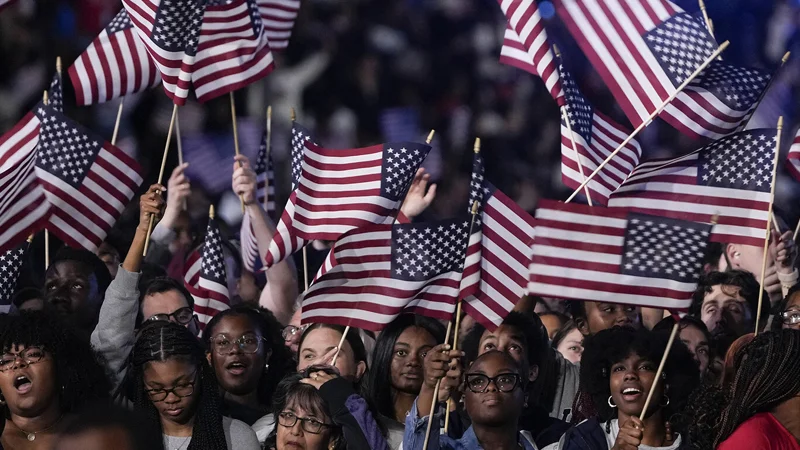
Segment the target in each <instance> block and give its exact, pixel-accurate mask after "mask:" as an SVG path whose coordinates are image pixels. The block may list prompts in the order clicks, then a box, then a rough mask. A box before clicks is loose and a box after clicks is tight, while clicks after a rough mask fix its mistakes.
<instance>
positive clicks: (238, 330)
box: [214, 315, 258, 336]
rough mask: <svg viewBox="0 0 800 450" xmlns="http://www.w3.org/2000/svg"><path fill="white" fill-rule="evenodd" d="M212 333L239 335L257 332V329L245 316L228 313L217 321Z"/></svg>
mask: <svg viewBox="0 0 800 450" xmlns="http://www.w3.org/2000/svg"><path fill="white" fill-rule="evenodd" d="M214 334H215V335H217V334H227V335H229V336H241V335H243V334H258V329H257V328H256V327H255V326H254V325H253V323H252V321H251V320H250V319H249V318H248V317H247V316H243V315H228V316H225V317H223V318H222V319H221V320H220V321H219V322H217V325H216V326H215V327H214Z"/></svg>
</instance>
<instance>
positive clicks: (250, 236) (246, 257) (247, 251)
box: [239, 213, 261, 272]
mask: <svg viewBox="0 0 800 450" xmlns="http://www.w3.org/2000/svg"><path fill="white" fill-rule="evenodd" d="M239 236H240V239H241V244H242V264H243V265H244V268H245V269H247V270H248V271H250V272H253V271H255V266H256V261H258V260H259V258H261V256H260V255H259V252H258V240H257V239H256V233H255V231H254V230H253V224H252V222H251V220H250V214H249V213H245V214H244V216H243V217H242V225H241V227H240V228H239Z"/></svg>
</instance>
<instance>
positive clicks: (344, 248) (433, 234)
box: [302, 218, 469, 331]
mask: <svg viewBox="0 0 800 450" xmlns="http://www.w3.org/2000/svg"><path fill="white" fill-rule="evenodd" d="M468 239H469V218H464V219H450V220H443V221H439V222H430V223H414V224H399V225H392V224H372V225H366V226H363V227H360V228H357V229H354V230H351V231H349V232H347V233H345V234H344V235H342V236H341V238H340V239H339V240H338V241H337V242H336V244H335V245H334V247H333V249H332V250H331V254H330V255H329V257H328V261H327V262H326V265H328V268H327V270H325V271H324V273H322V274H321V275H319V276H318V277H317V279H316V280H315V281H314V283H313V284H312V285H311V286H310V287H309V289H308V291H306V292H305V293H304V294H303V296H302V302H303V315H302V321H303V323H312V322H322V323H330V324H337V325H351V326H353V327H358V328H363V329H367V330H373V331H378V330H380V329H381V328H383V327H384V326H385V325H386V324H388V323H390V322H391V321H393V320H394V319H395V318H396V317H397V316H398V315H399V314H401V313H405V312H410V313H416V314H421V315H425V316H428V317H433V318H436V319H442V320H450V319H451V318H452V315H453V312H454V310H455V304H456V301H457V299H458V296H459V292H460V288H459V286H460V284H461V274H462V270H463V266H464V256H465V253H466V246H467V241H468Z"/></svg>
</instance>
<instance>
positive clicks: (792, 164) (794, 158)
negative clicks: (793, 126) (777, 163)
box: [786, 129, 800, 181]
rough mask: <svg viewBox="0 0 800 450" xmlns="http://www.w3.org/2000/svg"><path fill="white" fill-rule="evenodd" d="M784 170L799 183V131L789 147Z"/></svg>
mask: <svg viewBox="0 0 800 450" xmlns="http://www.w3.org/2000/svg"><path fill="white" fill-rule="evenodd" d="M786 168H787V169H788V170H789V173H791V174H792V176H793V177H794V179H795V180H797V181H800V129H799V130H797V135H796V136H795V137H794V140H793V141H792V146H791V147H789V155H788V156H787V157H786Z"/></svg>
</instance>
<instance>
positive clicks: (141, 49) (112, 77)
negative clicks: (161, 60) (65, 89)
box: [67, 8, 161, 106]
mask: <svg viewBox="0 0 800 450" xmlns="http://www.w3.org/2000/svg"><path fill="white" fill-rule="evenodd" d="M67 72H68V73H69V78H70V80H71V81H72V85H73V86H74V87H75V98H76V101H77V104H78V106H86V105H91V104H94V103H104V102H107V101H110V100H113V99H115V98H119V97H123V96H125V95H128V94H134V93H136V92H140V91H143V90H145V89H149V88H153V87H156V86H158V85H159V84H160V83H161V75H160V74H159V71H158V68H157V67H156V65H155V63H154V62H153V60H152V58H151V57H150V55H149V54H148V52H147V47H145V45H144V43H143V42H142V40H141V39H140V38H139V36H138V34H137V32H136V30H135V29H134V28H133V24H132V23H131V20H130V17H128V12H127V10H125V9H124V8H123V9H122V10H121V11H120V12H119V13H118V14H117V15H116V16H115V17H114V19H112V20H111V22H110V23H109V24H108V25H107V26H106V27H105V29H104V30H103V31H102V32H101V33H100V34H99V35H98V36H97V37H96V38H95V39H94V40H93V41H92V43H91V44H89V46H88V47H87V48H86V50H84V52H83V53H81V54H80V56H78V58H77V59H76V60H75V63H73V64H72V66H70V68H69V70H68V71H67Z"/></svg>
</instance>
